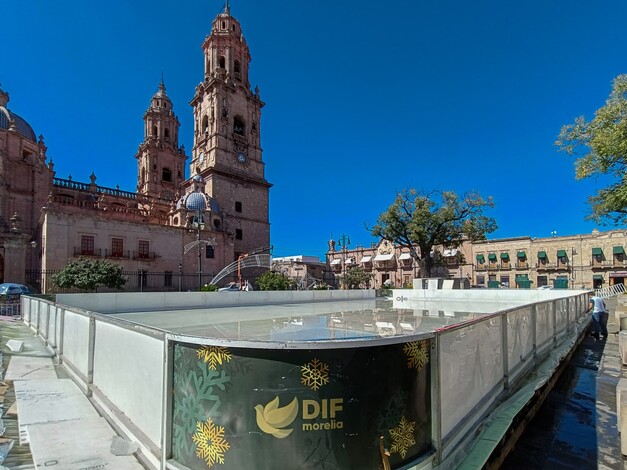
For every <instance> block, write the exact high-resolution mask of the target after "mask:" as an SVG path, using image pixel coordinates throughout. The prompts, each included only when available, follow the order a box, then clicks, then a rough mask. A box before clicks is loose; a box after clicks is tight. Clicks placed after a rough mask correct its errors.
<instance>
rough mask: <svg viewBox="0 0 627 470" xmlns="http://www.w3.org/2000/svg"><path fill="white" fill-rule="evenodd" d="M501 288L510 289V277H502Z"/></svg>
mask: <svg viewBox="0 0 627 470" xmlns="http://www.w3.org/2000/svg"><path fill="white" fill-rule="evenodd" d="M501 286H503V287H509V276H501Z"/></svg>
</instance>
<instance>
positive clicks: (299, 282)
mask: <svg viewBox="0 0 627 470" xmlns="http://www.w3.org/2000/svg"><path fill="white" fill-rule="evenodd" d="M272 270H273V271H276V272H280V273H283V274H285V275H286V276H287V277H289V278H290V279H292V280H293V281H294V282H295V283H296V288H297V289H301V290H305V289H312V288H314V287H315V286H316V285H320V284H322V283H323V279H324V273H325V264H324V263H322V262H320V259H319V258H318V257H316V256H302V255H297V256H284V257H279V258H273V259H272Z"/></svg>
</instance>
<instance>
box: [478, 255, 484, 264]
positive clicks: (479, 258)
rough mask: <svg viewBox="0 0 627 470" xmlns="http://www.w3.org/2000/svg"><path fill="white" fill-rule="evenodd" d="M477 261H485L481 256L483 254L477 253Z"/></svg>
mask: <svg viewBox="0 0 627 470" xmlns="http://www.w3.org/2000/svg"><path fill="white" fill-rule="evenodd" d="M477 261H479V262H480V263H483V262H484V261H485V258H484V257H483V255H477Z"/></svg>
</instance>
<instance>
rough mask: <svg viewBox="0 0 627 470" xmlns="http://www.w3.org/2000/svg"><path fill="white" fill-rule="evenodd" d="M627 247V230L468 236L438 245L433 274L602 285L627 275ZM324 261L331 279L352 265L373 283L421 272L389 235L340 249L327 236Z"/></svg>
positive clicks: (513, 284) (404, 280)
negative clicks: (455, 242)
mask: <svg viewBox="0 0 627 470" xmlns="http://www.w3.org/2000/svg"><path fill="white" fill-rule="evenodd" d="M626 250H627V231H626V230H611V231H607V232H599V231H598V230H595V231H593V232H592V233H591V234H587V235H572V236H563V237H547V238H532V237H515V238H504V239H495V240H486V241H480V242H474V243H471V242H465V243H463V244H462V245H461V246H460V247H459V248H456V249H445V248H443V247H436V248H435V250H434V253H433V256H435V257H436V258H437V259H438V260H439V262H438V264H439V266H437V267H436V268H435V271H434V272H432V277H445V278H454V279H459V280H460V281H463V282H464V283H467V284H469V285H471V286H473V287H509V288H529V287H531V288H533V287H542V286H557V287H570V288H584V289H591V288H600V287H605V286H611V285H613V284H619V283H623V282H624V281H625V280H627V255H626V254H625V251H626ZM326 262H327V273H328V276H327V277H328V281H329V282H332V283H336V282H337V281H336V278H338V277H339V276H340V275H342V274H343V273H344V272H345V271H346V270H348V269H350V268H352V267H354V266H359V267H361V268H362V269H364V270H365V271H367V272H370V273H372V275H373V280H372V282H371V287H381V286H383V285H384V283H385V282H386V281H388V280H389V282H391V283H392V284H393V285H394V286H411V280H412V279H413V278H419V277H421V273H420V268H419V267H418V266H417V264H416V263H415V261H414V260H413V259H412V258H411V256H410V255H409V250H408V249H405V248H400V247H396V246H393V245H392V244H391V243H390V242H388V241H386V240H383V241H382V242H380V243H379V244H378V245H373V246H371V247H370V248H363V247H358V248H356V249H351V250H336V249H335V242H329V251H328V252H327V254H326Z"/></svg>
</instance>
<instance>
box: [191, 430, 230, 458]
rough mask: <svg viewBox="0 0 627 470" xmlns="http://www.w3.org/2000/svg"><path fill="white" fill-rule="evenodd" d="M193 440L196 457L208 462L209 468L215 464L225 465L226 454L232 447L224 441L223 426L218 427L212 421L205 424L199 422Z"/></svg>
mask: <svg viewBox="0 0 627 470" xmlns="http://www.w3.org/2000/svg"><path fill="white" fill-rule="evenodd" d="M192 440H193V441H194V444H195V445H196V455H197V456H198V457H200V458H201V459H203V460H204V461H205V462H207V466H208V467H212V466H213V464H214V463H219V464H224V454H225V453H226V451H228V450H229V447H230V446H229V443H228V442H226V441H225V440H224V428H223V427H222V426H216V425H215V424H213V421H211V419H208V420H207V421H205V422H204V423H203V422H202V421H197V422H196V432H195V433H194V435H193V436H192Z"/></svg>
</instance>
